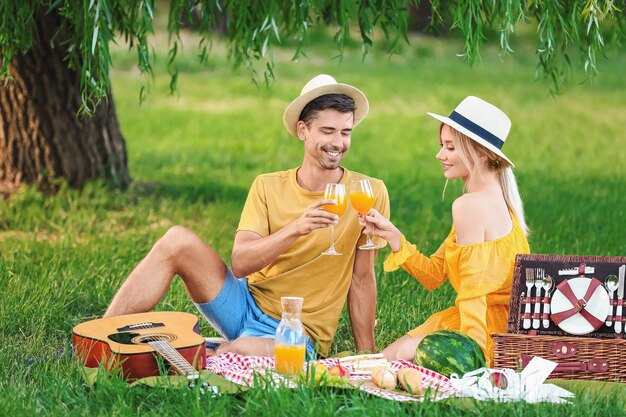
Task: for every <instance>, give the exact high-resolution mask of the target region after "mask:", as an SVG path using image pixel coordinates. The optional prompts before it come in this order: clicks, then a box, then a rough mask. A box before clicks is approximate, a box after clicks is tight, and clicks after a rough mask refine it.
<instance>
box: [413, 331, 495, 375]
mask: <svg viewBox="0 0 626 417" xmlns="http://www.w3.org/2000/svg"><path fill="white" fill-rule="evenodd" d="M415 364H416V365H418V366H421V367H422V368H426V369H430V370H431V371H435V372H439V373H440V374H442V375H445V376H447V377H450V375H452V374H457V375H458V376H463V375H464V374H465V373H467V372H471V371H474V370H476V369H478V368H482V367H484V366H485V355H484V354H483V351H482V349H481V348H480V346H479V345H478V343H476V341H475V340H474V339H472V338H471V337H469V336H468V335H466V334H464V333H461V332H457V331H453V330H439V331H436V332H434V333H431V334H429V335H428V336H426V337H424V339H422V341H421V342H420V344H419V345H418V346H417V350H416V351H415Z"/></svg>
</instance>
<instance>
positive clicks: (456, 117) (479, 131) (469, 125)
mask: <svg viewBox="0 0 626 417" xmlns="http://www.w3.org/2000/svg"><path fill="white" fill-rule="evenodd" d="M449 119H450V120H452V121H455V122H456V123H458V124H459V125H461V126H463V127H464V128H466V129H467V130H469V131H470V132H472V133H474V134H475V135H478V136H480V137H481V138H483V139H485V140H486V141H487V142H489V143H491V144H492V145H493V146H495V147H496V148H498V149H501V148H502V145H504V141H503V140H501V139H500V138H499V137H497V136H496V135H494V134H493V133H491V132H490V131H488V130H487V129H484V128H482V127H480V126H479V125H477V124H476V123H474V122H472V121H471V120H470V119H468V118H466V117H465V116H463V115H461V114H459V113H457V112H456V111H453V112H452V114H450V117H449Z"/></svg>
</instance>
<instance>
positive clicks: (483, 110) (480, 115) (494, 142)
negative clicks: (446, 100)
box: [428, 96, 515, 167]
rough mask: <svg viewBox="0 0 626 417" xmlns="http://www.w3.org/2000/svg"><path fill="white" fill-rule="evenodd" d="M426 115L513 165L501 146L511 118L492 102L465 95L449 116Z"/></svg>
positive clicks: (507, 132)
mask: <svg viewBox="0 0 626 417" xmlns="http://www.w3.org/2000/svg"><path fill="white" fill-rule="evenodd" d="M428 115H430V116H432V117H434V118H435V119H437V120H439V121H441V122H443V123H445V124H447V125H448V126H450V127H452V128H453V129H456V130H458V131H459V132H461V133H463V134H464V135H466V136H467V137H469V138H470V139H472V140H474V141H475V142H478V143H479V144H480V145H482V146H484V147H485V148H487V149H489V150H490V151H492V152H493V153H495V154H496V155H498V156H500V157H502V158H504V159H505V160H506V161H507V162H508V163H509V164H511V166H512V167H514V166H515V165H514V164H513V162H511V160H510V159H509V158H507V157H506V155H505V154H504V153H503V152H502V146H503V145H504V142H505V141H506V137H507V136H508V135H509V131H510V130H511V120H510V119H509V118H508V117H507V115H506V114H504V112H503V111H502V110H500V109H499V108H497V107H496V106H494V105H493V104H490V103H487V102H486V101H485V100H482V99H480V98H478V97H474V96H469V97H466V98H465V99H464V100H463V101H462V102H461V103H460V104H459V105H458V106H456V109H454V111H453V112H452V114H450V116H448V117H446V116H440V115H438V114H434V113H428Z"/></svg>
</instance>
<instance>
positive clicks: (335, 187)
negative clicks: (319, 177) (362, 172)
mask: <svg viewBox="0 0 626 417" xmlns="http://www.w3.org/2000/svg"><path fill="white" fill-rule="evenodd" d="M324 198H325V199H329V200H335V201H336V204H324V207H323V208H324V210H326V211H327V212H329V213H334V214H336V215H337V216H341V215H342V214H343V212H344V211H346V205H347V203H348V202H347V201H346V186H345V185H343V184H326V190H325V191H324ZM322 255H341V253H339V252H337V251H336V250H335V225H334V224H331V225H330V248H328V249H327V250H325V251H324V252H322Z"/></svg>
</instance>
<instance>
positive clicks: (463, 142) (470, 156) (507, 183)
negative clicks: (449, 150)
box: [442, 124, 529, 236]
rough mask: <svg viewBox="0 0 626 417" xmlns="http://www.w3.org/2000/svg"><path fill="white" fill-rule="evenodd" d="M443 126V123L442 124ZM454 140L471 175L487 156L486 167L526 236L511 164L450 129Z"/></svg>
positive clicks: (519, 198) (475, 173)
mask: <svg viewBox="0 0 626 417" xmlns="http://www.w3.org/2000/svg"><path fill="white" fill-rule="evenodd" d="M442 128H443V124H442ZM450 130H451V131H452V137H453V140H454V146H455V147H456V148H458V149H459V150H460V152H459V159H460V160H461V162H462V163H463V164H464V165H465V166H466V167H467V168H468V169H469V172H470V179H471V177H477V176H480V174H481V172H480V170H479V167H480V164H481V161H480V158H481V157H486V158H487V168H488V169H490V170H492V171H496V172H497V173H498V180H499V182H500V187H501V188H502V195H503V197H504V201H505V202H506V205H507V207H508V208H509V210H511V211H512V212H513V214H514V215H515V217H516V218H517V222H518V223H519V225H520V226H521V228H522V230H523V231H524V234H525V235H527V236H528V233H529V230H528V225H527V224H526V220H525V218H524V203H523V202H522V198H521V197H520V194H519V189H518V188H517V181H516V180H515V175H514V174H513V169H512V168H511V164H510V163H509V162H508V161H507V160H506V159H504V158H502V157H501V156H499V155H496V154H495V153H494V152H492V151H490V150H489V149H487V148H485V147H484V146H482V145H480V144H479V143H477V142H476V141H475V140H473V139H470V138H469V137H467V136H466V135H464V134H463V133H461V132H459V131H458V130H456V129H452V128H451V129H450Z"/></svg>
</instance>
